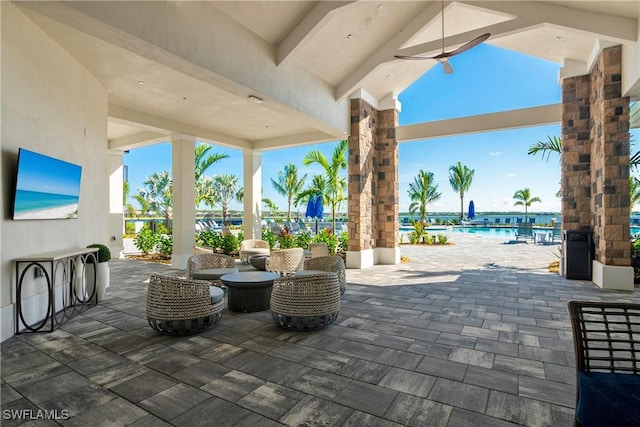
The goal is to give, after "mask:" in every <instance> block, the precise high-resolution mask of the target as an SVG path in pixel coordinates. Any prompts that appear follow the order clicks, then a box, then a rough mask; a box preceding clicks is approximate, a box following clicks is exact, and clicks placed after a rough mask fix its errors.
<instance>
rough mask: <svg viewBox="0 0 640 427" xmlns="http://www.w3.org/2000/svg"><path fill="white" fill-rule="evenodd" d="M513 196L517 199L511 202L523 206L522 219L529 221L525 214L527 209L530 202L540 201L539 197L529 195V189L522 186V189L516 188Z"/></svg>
mask: <svg viewBox="0 0 640 427" xmlns="http://www.w3.org/2000/svg"><path fill="white" fill-rule="evenodd" d="M513 198H514V199H515V200H517V202H515V203H514V204H513V206H524V220H525V221H526V222H528V221H529V217H528V215H527V210H528V208H529V206H531V204H532V203H535V202H542V200H541V199H540V197H537V196H536V197H531V191H530V190H529V189H528V188H523V189H522V190H518V191H516V192H515V193H514V194H513Z"/></svg>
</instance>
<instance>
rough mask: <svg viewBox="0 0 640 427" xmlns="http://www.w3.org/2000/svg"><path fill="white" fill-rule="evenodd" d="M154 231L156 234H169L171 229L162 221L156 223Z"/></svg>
mask: <svg viewBox="0 0 640 427" xmlns="http://www.w3.org/2000/svg"><path fill="white" fill-rule="evenodd" d="M156 233H158V234H171V230H169V229H168V228H167V226H166V225H164V223H162V222H159V223H157V224H156Z"/></svg>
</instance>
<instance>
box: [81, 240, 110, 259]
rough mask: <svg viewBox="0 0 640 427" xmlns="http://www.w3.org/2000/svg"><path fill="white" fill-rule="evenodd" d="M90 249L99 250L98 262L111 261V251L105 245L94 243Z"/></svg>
mask: <svg viewBox="0 0 640 427" xmlns="http://www.w3.org/2000/svg"><path fill="white" fill-rule="evenodd" d="M87 247H88V248H98V262H107V261H109V260H110V259H111V251H110V250H109V248H108V247H107V246H105V245H101V244H100V243H93V244H91V245H89V246H87Z"/></svg>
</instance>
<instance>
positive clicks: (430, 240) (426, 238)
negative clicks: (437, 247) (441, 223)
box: [422, 234, 436, 245]
mask: <svg viewBox="0 0 640 427" xmlns="http://www.w3.org/2000/svg"><path fill="white" fill-rule="evenodd" d="M422 239H423V240H424V242H425V243H426V244H427V245H433V242H434V241H435V240H436V239H435V238H434V237H433V236H432V235H431V234H426V235H425V236H424V237H423V238H422Z"/></svg>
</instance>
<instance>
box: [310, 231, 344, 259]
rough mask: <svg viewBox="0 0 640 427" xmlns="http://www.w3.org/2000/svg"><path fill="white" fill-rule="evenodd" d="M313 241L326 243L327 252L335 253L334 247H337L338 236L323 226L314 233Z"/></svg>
mask: <svg viewBox="0 0 640 427" xmlns="http://www.w3.org/2000/svg"><path fill="white" fill-rule="evenodd" d="M313 241H314V242H317V243H321V242H324V243H326V244H327V249H328V250H329V253H330V254H332V255H335V253H336V248H337V247H338V237H337V236H336V235H335V234H333V233H332V232H331V230H330V229H328V228H323V229H322V230H320V232H319V233H318V234H316V237H314V239H313Z"/></svg>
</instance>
